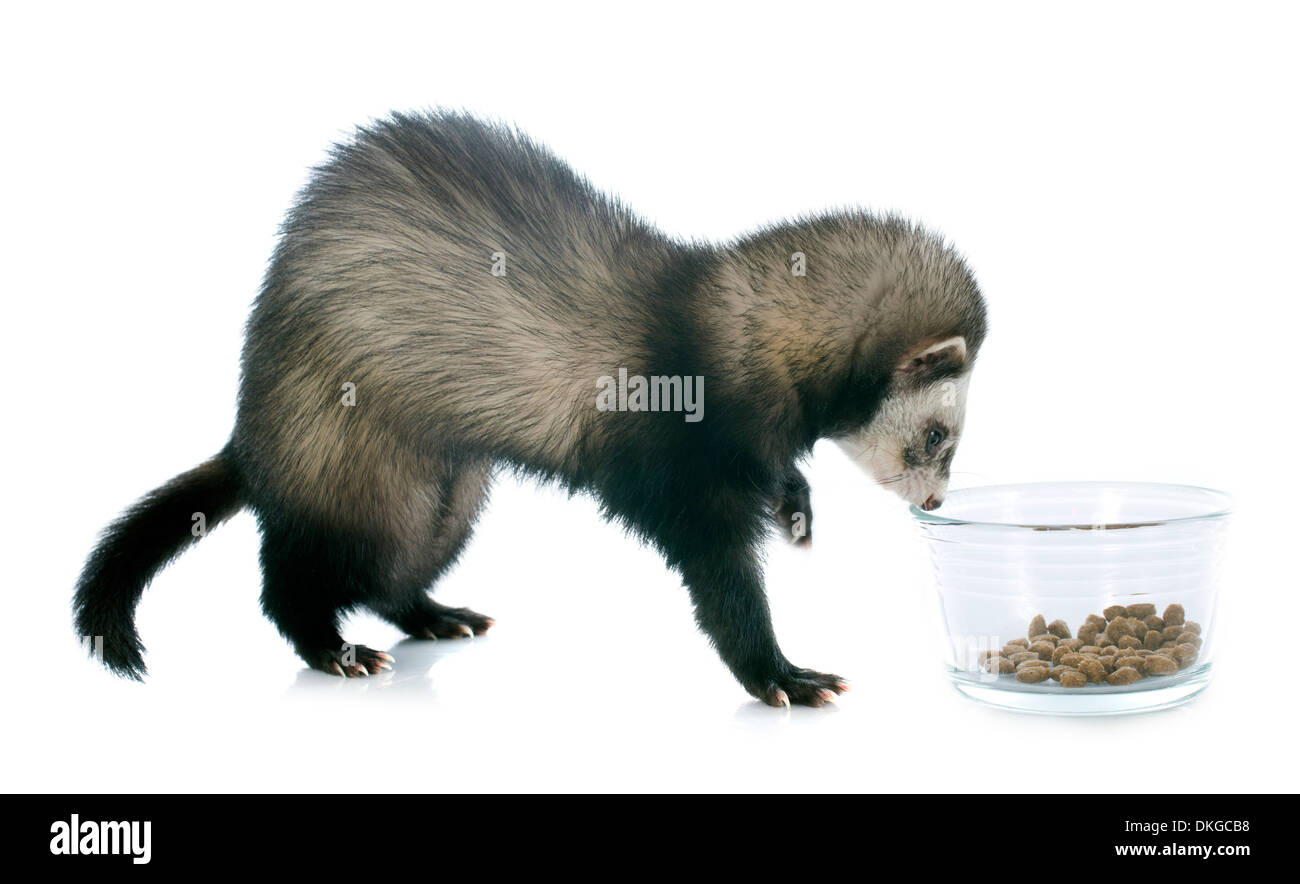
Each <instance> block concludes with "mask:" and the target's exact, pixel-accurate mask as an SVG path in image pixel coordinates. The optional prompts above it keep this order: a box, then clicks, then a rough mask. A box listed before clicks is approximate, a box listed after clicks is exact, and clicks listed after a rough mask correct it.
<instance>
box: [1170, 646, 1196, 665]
mask: <svg viewBox="0 0 1300 884" xmlns="http://www.w3.org/2000/svg"><path fill="white" fill-rule="evenodd" d="M1197 653H1198V651H1197V648H1196V645H1193V644H1186V643H1184V644H1181V645H1179V646H1178V647H1176V648H1174V659H1175V660H1177V661H1178V662H1179V663H1182V662H1183V660H1185V659H1187V658H1188V657H1192V658H1195V657H1196V655H1197Z"/></svg>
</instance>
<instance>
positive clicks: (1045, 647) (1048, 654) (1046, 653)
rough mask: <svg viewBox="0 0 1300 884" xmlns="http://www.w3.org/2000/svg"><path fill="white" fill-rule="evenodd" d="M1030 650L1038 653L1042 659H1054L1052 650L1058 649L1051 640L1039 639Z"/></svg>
mask: <svg viewBox="0 0 1300 884" xmlns="http://www.w3.org/2000/svg"><path fill="white" fill-rule="evenodd" d="M1029 650H1031V651H1033V652H1034V653H1036V654H1038V658H1039V659H1040V660H1050V659H1052V652H1053V651H1055V650H1056V647H1055V646H1054V645H1052V644H1051V643H1049V642H1043V641H1038V642H1034V643H1033V644H1031V645H1030V646H1029Z"/></svg>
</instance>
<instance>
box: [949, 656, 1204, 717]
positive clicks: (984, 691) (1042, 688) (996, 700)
mask: <svg viewBox="0 0 1300 884" xmlns="http://www.w3.org/2000/svg"><path fill="white" fill-rule="evenodd" d="M948 674H949V676H950V677H951V678H952V684H953V687H955V688H956V689H957V692H958V693H960V694H962V695H963V696H966V697H969V698H970V699H972V700H975V701H976V702H978V703H983V704H985V705H986V706H994V707H996V708H998V709H1008V710H1011V711H1013V712H1029V713H1034V714H1037V715H1131V714H1133V713H1137V712H1155V711H1156V710H1159V709H1169V708H1171V707H1173V706H1178V705H1180V704H1182V703H1186V702H1187V701H1189V700H1191V699H1192V698H1194V697H1196V695H1198V694H1199V693H1201V691H1203V690H1205V688H1206V687H1207V686H1208V685H1209V683H1210V664H1209V663H1206V664H1204V665H1202V666H1198V667H1196V668H1195V669H1189V670H1187V671H1186V672H1180V673H1178V674H1177V675H1175V676H1172V677H1170V678H1158V679H1157V678H1146V679H1143V680H1142V681H1140V682H1138V683H1137V684H1135V685H1127V686H1124V687H1112V686H1111V685H1088V686H1087V687H1085V688H1063V687H1061V686H1060V685H1056V684H1052V685H1042V684H1037V685H1024V684H1020V683H1019V682H1017V681H1014V680H1011V679H1009V678H1007V677H1005V676H1004V677H999V678H989V677H987V676H984V677H981V674H973V673H970V672H967V671H966V670H962V669H955V668H952V667H949V668H948Z"/></svg>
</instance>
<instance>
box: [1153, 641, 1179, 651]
mask: <svg viewBox="0 0 1300 884" xmlns="http://www.w3.org/2000/svg"><path fill="white" fill-rule="evenodd" d="M1176 647H1178V642H1176V641H1172V640H1170V641H1167V642H1161V643H1160V647H1159V648H1158V649H1157V650H1161V651H1168V650H1170V649H1172V648H1176Z"/></svg>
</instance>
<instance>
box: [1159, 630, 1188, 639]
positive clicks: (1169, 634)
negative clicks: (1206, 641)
mask: <svg viewBox="0 0 1300 884" xmlns="http://www.w3.org/2000/svg"><path fill="white" fill-rule="evenodd" d="M1184 631H1185V630H1184V629H1183V627H1182V626H1166V627H1165V628H1164V629H1162V630H1161V631H1160V634H1161V635H1163V636H1164V637H1165V641H1173V640H1174V639H1176V638H1178V636H1180V635H1182V634H1183V632H1184Z"/></svg>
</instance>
